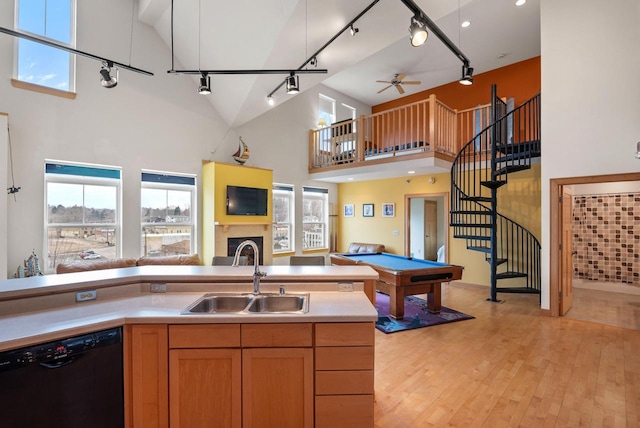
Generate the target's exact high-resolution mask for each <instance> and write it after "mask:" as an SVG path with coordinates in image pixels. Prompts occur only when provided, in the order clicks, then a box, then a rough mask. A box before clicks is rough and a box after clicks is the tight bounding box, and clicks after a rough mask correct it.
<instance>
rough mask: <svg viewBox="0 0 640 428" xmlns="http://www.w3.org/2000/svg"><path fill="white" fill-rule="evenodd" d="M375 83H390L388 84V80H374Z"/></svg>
mask: <svg viewBox="0 0 640 428" xmlns="http://www.w3.org/2000/svg"><path fill="white" fill-rule="evenodd" d="M376 82H378V83H389V84H391V82H389V81H388V80H376Z"/></svg>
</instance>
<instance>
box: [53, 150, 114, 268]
mask: <svg viewBox="0 0 640 428" xmlns="http://www.w3.org/2000/svg"><path fill="white" fill-rule="evenodd" d="M44 176H45V195H44V196H45V206H46V215H45V222H44V223H45V224H44V226H45V237H46V239H45V243H44V254H45V255H46V265H45V272H55V268H56V266H57V265H58V264H59V263H62V262H69V261H73V260H80V259H83V260H92V259H100V258H106V259H115V258H117V257H119V256H120V254H121V247H122V245H121V222H122V218H121V170H120V168H119V167H111V166H101V165H90V164H77V163H68V162H58V161H47V162H45V174H44Z"/></svg>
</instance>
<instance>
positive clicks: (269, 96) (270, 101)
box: [267, 95, 276, 106]
mask: <svg viewBox="0 0 640 428" xmlns="http://www.w3.org/2000/svg"><path fill="white" fill-rule="evenodd" d="M267 103H268V104H269V105H270V106H272V105H274V104H275V103H276V100H274V99H273V95H268V96H267Z"/></svg>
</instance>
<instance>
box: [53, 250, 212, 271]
mask: <svg viewBox="0 0 640 428" xmlns="http://www.w3.org/2000/svg"><path fill="white" fill-rule="evenodd" d="M200 264H202V263H201V262H200V256H198V255H197V254H193V255H175V256H157V257H150V256H144V257H140V258H139V259H137V260H136V259H131V258H121V259H95V260H74V261H72V262H67V263H60V264H58V266H56V273H71V272H84V271H88V270H102V269H115V268H126V267H135V266H147V265H200Z"/></svg>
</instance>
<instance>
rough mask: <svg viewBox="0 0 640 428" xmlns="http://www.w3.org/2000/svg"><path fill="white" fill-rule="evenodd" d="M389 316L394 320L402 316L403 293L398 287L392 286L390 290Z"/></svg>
mask: <svg viewBox="0 0 640 428" xmlns="http://www.w3.org/2000/svg"><path fill="white" fill-rule="evenodd" d="M398 302H399V304H398ZM389 316H390V317H391V318H393V319H396V320H401V319H403V318H404V293H403V290H402V289H401V288H400V287H392V289H391V290H390V293H389Z"/></svg>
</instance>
